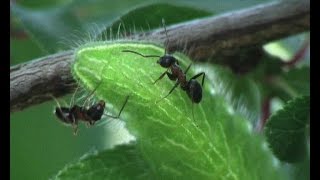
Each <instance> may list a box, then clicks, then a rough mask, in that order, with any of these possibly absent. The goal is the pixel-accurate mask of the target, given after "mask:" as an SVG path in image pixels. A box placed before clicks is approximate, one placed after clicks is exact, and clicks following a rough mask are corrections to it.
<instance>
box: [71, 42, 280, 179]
mask: <svg viewBox="0 0 320 180" xmlns="http://www.w3.org/2000/svg"><path fill="white" fill-rule="evenodd" d="M124 49H127V50H134V51H137V52H139V53H142V54H153V55H163V54H164V49H163V48H162V47H159V46H157V45H154V44H150V43H141V42H140V43H136V42H119V41H118V42H103V43H102V42H100V43H92V44H87V45H86V46H83V47H81V48H79V49H78V51H77V52H76V54H75V64H74V65H73V68H72V69H73V74H74V76H75V77H76V78H77V79H79V82H80V83H81V84H83V85H84V87H86V88H88V90H90V91H92V90H93V89H94V88H95V87H97V84H98V83H99V82H101V80H103V81H102V83H101V85H100V86H99V87H98V88H97V90H96V91H95V94H96V96H97V97H98V98H100V99H103V100H105V101H106V102H109V103H112V104H113V107H116V108H117V109H119V108H120V107H121V106H122V103H123V101H124V99H125V97H126V96H127V95H129V96H130V98H129V100H128V103H127V106H126V107H125V109H124V111H123V113H122V114H121V117H122V118H123V119H124V120H125V122H126V127H127V128H128V130H129V131H130V133H131V134H133V135H134V136H135V137H136V139H137V151H139V152H140V154H141V157H142V158H143V160H144V162H146V163H147V164H148V166H149V167H150V169H149V170H150V171H151V172H148V173H149V174H152V175H153V176H152V178H153V179H154V178H158V179H172V178H179V179H281V177H282V174H281V172H280V171H279V170H278V169H277V166H276V164H275V163H274V160H273V156H272V153H271V151H270V150H269V149H268V148H266V146H264V141H263V140H262V138H261V137H259V136H256V135H254V134H252V133H251V128H250V127H251V126H250V124H249V123H248V122H247V121H245V120H244V119H243V118H241V116H237V115H236V114H231V113H229V111H228V109H229V108H230V107H228V106H227V104H226V103H225V100H224V97H223V96H221V95H210V89H211V88H212V87H211V85H210V83H208V81H207V80H206V82H205V85H204V89H203V99H202V101H201V103H199V104H194V105H193V106H192V103H191V101H190V99H189V98H188V96H187V94H186V93H185V92H184V91H182V90H181V89H180V88H177V89H176V90H174V91H173V92H172V94H171V95H170V96H168V97H167V98H165V99H163V100H162V101H161V102H158V103H157V101H158V100H160V99H161V98H162V97H164V96H165V95H166V94H167V93H168V91H169V90H170V89H171V88H172V87H173V85H174V82H172V81H170V80H169V79H168V78H167V77H164V78H163V79H162V80H160V81H159V82H157V83H156V84H153V81H154V80H156V79H157V78H158V77H159V76H160V74H162V73H163V72H164V71H165V69H164V68H162V67H160V66H159V65H158V64H157V63H156V60H157V58H143V57H141V56H138V55H136V54H132V53H124V52H122V50H124ZM175 57H176V58H177V59H179V62H180V65H181V67H182V68H183V69H185V68H186V67H187V65H189V64H190V63H191V61H190V59H188V58H187V57H186V56H184V55H182V54H179V53H176V54H175ZM192 69H193V68H191V69H190V70H189V71H188V73H187V77H188V78H190V77H191V76H192V74H195V72H193V70H192ZM192 107H193V108H194V110H193V112H194V119H193V116H192ZM107 111H110V110H107ZM132 163H135V162H132ZM92 173H94V172H92ZM122 173H126V172H125V171H123V172H122ZM74 178H75V179H77V177H74ZM110 179H112V177H110Z"/></svg>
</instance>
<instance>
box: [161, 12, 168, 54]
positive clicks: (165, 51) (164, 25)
mask: <svg viewBox="0 0 320 180" xmlns="http://www.w3.org/2000/svg"><path fill="white" fill-rule="evenodd" d="M162 26H163V28H164V32H165V33H166V38H167V42H166V48H165V49H164V54H167V45H168V44H169V38H168V33H167V28H166V23H165V21H164V19H163V18H162Z"/></svg>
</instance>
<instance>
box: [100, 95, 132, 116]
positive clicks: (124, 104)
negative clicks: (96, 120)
mask: <svg viewBox="0 0 320 180" xmlns="http://www.w3.org/2000/svg"><path fill="white" fill-rule="evenodd" d="M128 99H129V96H127V97H126V100H125V101H124V103H123V105H122V107H121V109H120V111H119V114H118V116H111V115H108V114H105V116H107V117H110V118H115V119H118V118H119V117H120V115H121V112H122V110H123V109H124V107H125V106H126V104H127V102H128Z"/></svg>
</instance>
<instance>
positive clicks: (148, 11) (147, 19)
mask: <svg viewBox="0 0 320 180" xmlns="http://www.w3.org/2000/svg"><path fill="white" fill-rule="evenodd" d="M209 15H212V13H210V12H208V11H204V10H201V9H196V8H194V7H187V6H176V5H170V4H163V3H158V4H151V5H147V6H142V7H139V8H136V9H133V10H131V11H129V12H128V13H127V14H125V15H123V16H121V17H120V19H119V20H117V21H115V22H114V23H112V25H111V26H110V27H107V28H106V29H105V31H103V32H102V35H101V36H102V39H103V40H106V39H110V38H109V37H108V35H109V36H110V32H112V35H113V37H114V36H116V35H125V34H130V32H131V33H134V32H136V31H138V32H140V31H149V30H150V29H154V28H158V27H161V26H162V24H161V21H162V18H163V19H165V22H166V25H170V24H175V23H178V22H183V21H187V20H191V19H196V18H200V17H205V16H209Z"/></svg>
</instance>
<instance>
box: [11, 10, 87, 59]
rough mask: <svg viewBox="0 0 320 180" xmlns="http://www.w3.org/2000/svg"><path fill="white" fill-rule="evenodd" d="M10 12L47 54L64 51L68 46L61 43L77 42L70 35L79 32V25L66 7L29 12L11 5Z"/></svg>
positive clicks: (75, 38)
mask: <svg viewBox="0 0 320 180" xmlns="http://www.w3.org/2000/svg"><path fill="white" fill-rule="evenodd" d="M11 11H12V12H13V14H14V15H15V16H16V17H17V18H19V19H20V21H21V22H22V24H23V25H24V28H25V29H26V32H27V33H29V35H30V37H31V38H33V39H34V40H35V41H36V42H37V43H38V45H39V46H40V47H41V48H43V50H44V51H46V52H47V53H53V52H56V51H58V50H61V49H66V48H67V47H68V46H67V45H66V44H63V42H64V43H66V42H67V41H68V42H72V40H79V37H73V36H72V34H73V33H74V32H75V30H81V28H82V27H81V24H80V22H79V21H78V19H77V18H76V17H75V16H74V15H73V14H72V13H71V12H69V11H68V8H67V7H60V8H51V9H46V10H31V9H27V8H24V7H22V6H19V5H17V4H12V5H11Z"/></svg>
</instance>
